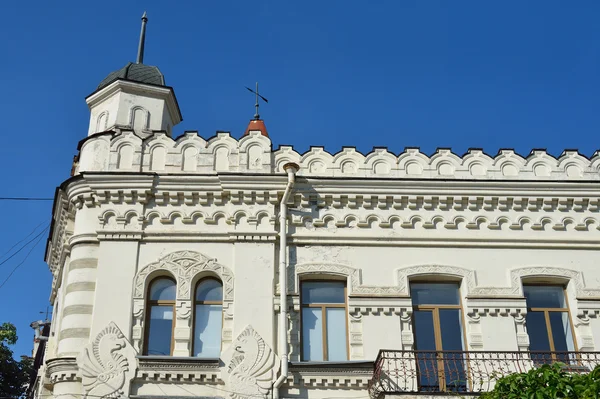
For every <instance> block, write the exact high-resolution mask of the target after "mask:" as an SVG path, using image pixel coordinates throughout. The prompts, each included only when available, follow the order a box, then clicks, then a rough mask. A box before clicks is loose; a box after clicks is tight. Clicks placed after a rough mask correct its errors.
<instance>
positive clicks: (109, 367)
mask: <svg viewBox="0 0 600 399" xmlns="http://www.w3.org/2000/svg"><path fill="white" fill-rule="evenodd" d="M77 365H78V366H79V371H80V373H81V381H82V384H83V388H84V390H85V394H84V395H83V397H84V398H112V399H117V398H122V397H127V396H129V381H131V379H132V378H133V375H134V373H135V368H136V360H135V350H134V349H133V347H132V346H131V344H130V343H129V342H128V341H127V339H125V336H124V335H123V333H122V332H121V330H120V329H119V327H117V325H116V324H115V323H114V322H110V324H109V325H108V326H107V327H106V328H105V329H104V330H102V331H101V332H100V333H99V334H98V335H97V336H96V338H95V339H94V341H93V342H91V343H90V344H88V345H87V346H86V347H85V348H84V349H83V351H82V352H81V354H80V355H79V357H78V358H77Z"/></svg>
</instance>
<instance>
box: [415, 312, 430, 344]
mask: <svg viewBox="0 0 600 399" xmlns="http://www.w3.org/2000/svg"><path fill="white" fill-rule="evenodd" d="M413 320H414V323H415V349H416V350H418V351H434V350H435V349H436V348H435V333H434V330H433V312H431V311H429V310H415V311H414V313H413Z"/></svg>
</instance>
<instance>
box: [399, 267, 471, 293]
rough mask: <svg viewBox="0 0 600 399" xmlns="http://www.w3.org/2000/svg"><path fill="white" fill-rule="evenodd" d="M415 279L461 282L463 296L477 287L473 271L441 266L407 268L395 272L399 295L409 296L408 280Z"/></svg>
mask: <svg viewBox="0 0 600 399" xmlns="http://www.w3.org/2000/svg"><path fill="white" fill-rule="evenodd" d="M415 277H419V278H422V277H432V278H435V279H441V280H444V279H453V280H461V281H462V282H463V283H464V284H461V291H462V294H463V296H465V295H467V294H470V293H472V292H473V291H474V289H475V286H476V285H477V280H476V277H475V272H474V271H473V270H469V269H464V268H462V267H456V266H443V265H420V266H409V267H404V268H401V269H397V270H396V278H397V280H398V290H399V294H400V295H406V296H408V295H410V285H409V284H410V282H409V280H410V279H413V278H415Z"/></svg>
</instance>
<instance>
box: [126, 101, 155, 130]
mask: <svg viewBox="0 0 600 399" xmlns="http://www.w3.org/2000/svg"><path fill="white" fill-rule="evenodd" d="M138 111H141V112H138ZM138 118H142V120H141V121H140V120H136V119H138ZM129 124H130V125H131V128H132V129H135V128H136V127H138V128H139V127H141V128H142V130H148V129H149V126H150V112H148V110H146V109H145V108H144V107H140V106H135V107H131V110H130V111H129Z"/></svg>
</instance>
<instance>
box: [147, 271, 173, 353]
mask: <svg viewBox="0 0 600 399" xmlns="http://www.w3.org/2000/svg"><path fill="white" fill-rule="evenodd" d="M176 287H177V286H176V284H175V281H173V280H172V279H170V278H167V277H160V278H157V279H155V280H154V281H152V284H150V288H149V290H148V313H147V317H146V320H148V323H147V326H146V345H145V350H144V353H145V354H146V355H150V356H153V355H154V356H171V354H172V353H173V329H174V327H175V323H174V320H175V292H176Z"/></svg>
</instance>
